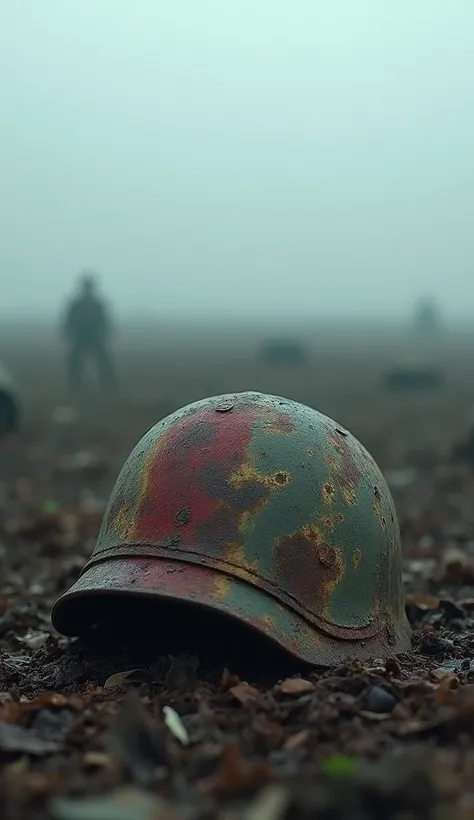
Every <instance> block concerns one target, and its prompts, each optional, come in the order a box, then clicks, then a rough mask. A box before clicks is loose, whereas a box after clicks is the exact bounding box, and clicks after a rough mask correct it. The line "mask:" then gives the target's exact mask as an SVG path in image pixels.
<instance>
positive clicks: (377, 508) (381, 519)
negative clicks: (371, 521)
mask: <svg viewBox="0 0 474 820" xmlns="http://www.w3.org/2000/svg"><path fill="white" fill-rule="evenodd" d="M373 511H374V513H375V517H376V519H377V521H378V522H379V524H380V527H381V529H382V530H383V532H386V531H387V519H386V518H385V516H384V515H382V507H381V505H380V504H378V503H377V502H375V504H374V506H373Z"/></svg>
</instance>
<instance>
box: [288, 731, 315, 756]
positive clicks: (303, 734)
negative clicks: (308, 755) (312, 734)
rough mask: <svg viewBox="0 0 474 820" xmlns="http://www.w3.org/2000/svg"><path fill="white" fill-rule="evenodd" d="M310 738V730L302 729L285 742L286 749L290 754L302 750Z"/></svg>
mask: <svg viewBox="0 0 474 820" xmlns="http://www.w3.org/2000/svg"><path fill="white" fill-rule="evenodd" d="M308 738H309V729H301V731H300V732H296V734H294V735H291V736H290V737H289V738H287V739H286V740H285V743H284V748H285V749H287V751H289V752H292V751H294V750H295V749H301V747H302V746H304V745H305V743H306V742H307V740H308Z"/></svg>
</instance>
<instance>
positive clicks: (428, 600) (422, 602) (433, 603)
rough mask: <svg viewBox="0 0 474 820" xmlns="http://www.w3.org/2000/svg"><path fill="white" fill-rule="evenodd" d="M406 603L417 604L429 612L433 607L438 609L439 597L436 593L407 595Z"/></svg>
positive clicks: (407, 604) (419, 607)
mask: <svg viewBox="0 0 474 820" xmlns="http://www.w3.org/2000/svg"><path fill="white" fill-rule="evenodd" d="M405 605H406V606H417V607H418V609H423V610H425V611H426V612H428V611H430V610H432V609H438V607H439V598H437V597H436V595H407V596H406V598H405Z"/></svg>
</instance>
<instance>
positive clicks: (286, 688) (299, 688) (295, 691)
mask: <svg viewBox="0 0 474 820" xmlns="http://www.w3.org/2000/svg"><path fill="white" fill-rule="evenodd" d="M313 691H314V684H312V683H311V681H309V680H304V678H287V679H286V680H284V681H283V683H281V684H280V692H283V694H284V695H304V694H306V693H308V692H313Z"/></svg>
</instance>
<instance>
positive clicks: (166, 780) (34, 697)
mask: <svg viewBox="0 0 474 820" xmlns="http://www.w3.org/2000/svg"><path fill="white" fill-rule="evenodd" d="M257 337H258V333H257V331H256V330H255V329H253V330H252V331H250V330H249V329H248V328H246V329H242V331H241V332H240V334H239V331H238V328H237V330H235V328H234V329H232V331H231V330H229V329H228V328H227V329H226V328H223V329H220V330H219V329H216V330H215V331H213V332H211V331H209V330H208V331H207V332H206V333H204V332H203V331H201V332H199V331H198V330H196V329H195V330H193V331H191V330H190V329H189V328H183V329H182V330H179V329H175V330H174V331H173V332H171V331H167V332H166V333H164V332H158V331H157V332H156V334H154V333H152V332H151V331H147V332H144V330H143V329H142V332H141V333H140V334H139V333H138V332H134V333H131V332H129V333H128V335H127V334H124V335H123V336H122V337H121V338H119V339H118V341H117V345H116V351H115V352H116V356H117V361H118V362H119V367H120V377H121V382H122V391H121V393H120V395H119V396H117V397H108V398H107V397H105V398H104V397H102V396H101V395H100V391H98V389H97V388H96V387H95V386H93V387H92V388H91V390H90V392H89V393H88V394H87V395H84V396H82V397H79V398H77V397H76V398H74V397H71V395H69V394H68V391H67V389H66V387H65V385H64V374H63V367H62V351H61V348H60V346H58V344H57V342H56V341H55V339H54V337H53V336H51V335H50V334H48V333H47V332H46V331H44V330H41V329H32V326H30V328H29V330H28V329H26V328H24V329H17V330H16V332H15V331H11V330H9V332H8V333H4V334H3V335H2V334H0V345H1V346H0V358H1V359H2V361H3V362H4V363H6V364H7V365H8V367H9V368H10V369H11V370H12V371H13V373H14V375H15V377H16V379H17V382H18V385H19V388H20V390H21V395H22V398H23V410H24V425H23V429H22V432H21V435H20V436H19V437H16V438H13V439H8V440H4V441H2V442H0V760H1V770H0V806H1V811H0V816H1V817H2V818H3V819H4V820H19V819H20V818H21V819H23V818H25V820H30V819H31V820H33V818H35V820H47V819H48V820H52V819H53V818H54V819H55V820H135V818H136V820H160V819H161V818H166V820H188V819H189V820H198V819H199V820H204V819H205V818H214V817H219V818H223V819H224V818H225V820H237V818H244V820H284V818H285V819H286V818H291V819H292V820H293V818H294V820H299V818H311V817H320V818H328V820H329V819H330V818H347V820H349V818H350V820H354V818H357V820H358V818H361V820H363V819H364V818H379V817H380V818H398V820H402V818H403V820H408V818H431V817H436V818H444V817H456V818H463V820H464V818H466V820H467V818H471V817H474V783H473V780H472V768H473V765H474V633H473V626H474V506H473V504H472V498H473V496H474V469H471V466H470V465H469V463H467V462H464V461H462V460H461V459H460V458H459V457H458V458H456V459H454V460H453V459H452V458H451V456H450V452H451V449H452V447H453V445H454V444H455V443H456V442H457V441H458V440H459V439H460V438H462V437H463V435H464V434H465V432H466V429H467V424H468V420H469V414H470V411H471V407H472V406H474V380H473V379H472V356H471V350H472V346H473V344H474V339H472V338H470V337H469V336H468V335H466V334H461V333H457V334H449V335H446V336H445V337H444V338H442V339H441V341H440V342H439V343H436V344H435V343H434V342H433V343H430V344H425V345H424V346H421V347H420V345H419V344H416V343H415V342H414V341H413V340H411V339H410V336H409V333H408V332H407V331H399V332H396V331H391V332H390V334H389V333H388V332H387V331H386V332H385V333H382V331H381V330H378V331H376V330H374V331H373V332H370V333H369V332H368V331H365V332H364V333H362V332H360V331H356V330H354V331H353V332H351V333H350V332H348V331H346V332H345V333H343V332H342V330H341V332H339V331H338V330H337V328H336V329H334V328H332V329H331V330H327V331H324V332H323V331H321V332H317V330H313V331H310V332H308V333H307V334H306V343H307V346H308V359H307V361H306V362H303V363H302V364H300V365H295V366H294V367H291V366H289V365H288V366H286V367H280V368H279V367H275V366H271V365H269V364H265V363H262V362H261V361H260V360H259V359H258V356H256V355H255V349H256V344H257ZM413 354H416V355H417V356H420V355H421V356H422V357H425V360H426V359H430V360H431V361H432V362H435V363H438V364H439V366H440V367H442V368H443V372H444V373H445V375H446V384H445V385H444V387H442V388H440V389H439V390H438V391H435V392H431V393H430V392H428V393H426V394H420V395H413V394H411V395H405V396H404V395H400V394H393V393H387V392H385V391H384V390H383V389H382V387H381V384H380V377H381V375H382V374H383V373H384V371H385V370H386V368H387V367H389V366H391V365H392V364H393V362H394V361H396V360H397V359H399V358H400V357H402V358H403V357H406V356H407V355H410V356H412V355H413ZM243 389H260V390H263V391H266V392H272V393H276V394H280V395H285V396H289V397H291V398H294V399H297V400H301V401H303V402H305V403H307V404H310V405H312V406H314V407H316V408H318V409H319V410H321V411H323V412H325V413H327V414H328V415H330V416H332V417H333V418H335V419H336V420H337V421H339V422H340V423H341V424H343V425H345V426H346V427H348V428H349V429H350V430H351V431H352V432H353V433H354V434H355V435H357V436H358V437H359V438H360V439H361V440H362V442H363V443H364V444H365V445H366V447H368V449H369V450H371V452H372V453H373V455H374V457H375V458H376V459H377V461H378V463H379V465H380V467H381V468H382V469H383V471H384V473H385V475H386V477H387V480H388V482H389V484H390V487H391V489H392V492H393V495H394V498H395V502H396V506H397V510H398V515H399V519H400V526H401V531H402V541H403V550H404V580H405V586H406V608H407V613H408V616H409V619H410V621H411V624H412V626H413V638H412V649H411V651H410V652H408V653H406V654H405V655H404V656H401V657H399V658H397V659H391V660H389V661H383V660H381V659H377V658H374V659H373V661H372V662H371V663H370V664H364V665H363V664H360V663H358V662H357V661H354V662H352V663H349V664H347V665H345V666H343V667H340V668H335V669H316V670H309V669H293V668H291V669H290V668H286V666H285V664H284V663H283V661H282V663H281V666H279V665H278V663H279V662H278V659H275V658H271V659H268V661H265V662H263V658H264V655H263V654H260V653H259V652H258V650H256V649H255V646H254V644H253V643H252V642H251V641H250V640H249V642H248V644H245V645H244V646H245V650H246V651H245V652H244V653H243V656H242V655H241V656H240V658H238V659H236V658H234V657H233V656H232V654H231V653H229V652H226V646H225V644H224V647H223V649H222V652H221V653H220V654H219V655H218V656H217V655H216V656H214V657H212V658H209V657H208V653H206V649H205V642H204V644H203V646H202V647H201V646H198V645H196V647H194V648H193V647H192V648H191V649H194V651H193V654H192V655H190V654H189V653H187V654H180V653H175V654H174V655H173V652H170V651H169V650H170V648H172V625H171V624H170V623H168V622H164V623H158V624H157V623H153V622H149V621H148V622H146V623H140V624H136V625H134V629H135V630H136V631H135V634H134V635H133V637H132V640H130V637H128V638H127V637H126V636H125V634H124V633H122V632H121V634H117V636H116V641H115V642H109V643H97V644H95V645H94V646H91V645H87V644H81V643H79V642H77V641H69V640H67V639H65V638H62V637H61V636H59V635H58V634H57V633H55V631H54V630H53V629H52V627H51V625H50V621H49V611H50V608H51V604H52V603H53V601H54V600H55V598H56V596H57V595H58V594H59V593H60V592H61V591H63V590H65V589H66V588H67V587H68V586H69V585H70V584H71V583H72V582H73V580H75V578H76V577H77V575H78V573H79V571H80V569H81V568H82V566H83V564H84V562H85V560H86V559H87V557H88V556H89V555H90V554H91V552H92V549H93V546H94V538H95V536H96V534H97V530H98V527H99V524H100V521H101V517H102V514H103V510H104V505H105V503H106V501H107V498H108V495H109V493H110V490H111V488H112V486H113V482H114V479H115V477H116V475H117V472H118V470H119V468H120V466H121V464H122V463H123V461H124V459H125V458H126V456H127V454H128V452H129V450H130V449H131V447H132V446H133V445H134V444H135V443H136V442H137V440H138V439H139V438H140V436H141V435H142V434H143V433H144V432H145V431H146V430H147V429H148V428H149V427H150V426H151V425H152V424H153V423H154V422H155V421H157V420H158V419H159V418H160V417H162V416H164V415H166V414H167V413H168V412H170V411H172V410H173V409H175V408H177V407H179V406H180V405H182V404H185V403H187V402H189V401H192V400H194V399H197V398H201V397H203V396H206V395H211V394H216V393H223V392H226V391H234V390H243ZM119 631H120V630H117V632H119ZM170 640H171V647H170ZM165 646H166V651H165V649H164V647H165ZM247 648H248V652H247ZM246 653H247V655H248V656H247V657H246ZM295 674H296V677H295ZM471 681H472V682H471ZM164 707H169V708H168V709H166V708H164Z"/></svg>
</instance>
